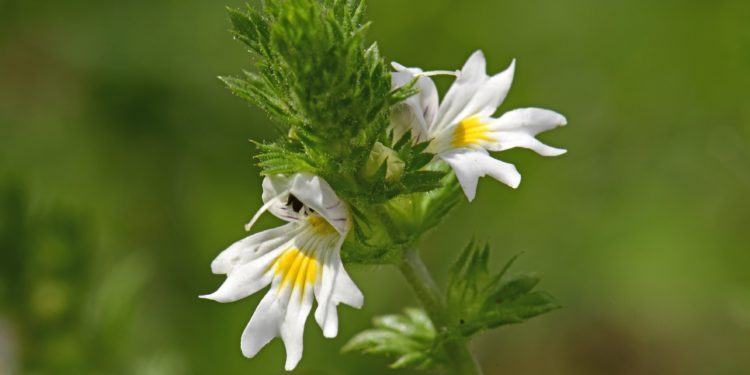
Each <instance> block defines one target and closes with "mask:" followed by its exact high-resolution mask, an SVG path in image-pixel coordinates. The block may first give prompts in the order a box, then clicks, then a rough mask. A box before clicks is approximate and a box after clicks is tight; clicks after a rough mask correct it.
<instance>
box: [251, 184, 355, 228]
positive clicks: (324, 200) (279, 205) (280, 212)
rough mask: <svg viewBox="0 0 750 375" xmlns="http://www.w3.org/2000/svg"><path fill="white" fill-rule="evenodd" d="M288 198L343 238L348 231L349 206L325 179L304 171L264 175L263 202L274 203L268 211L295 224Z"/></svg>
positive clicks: (295, 213)
mask: <svg viewBox="0 0 750 375" xmlns="http://www.w3.org/2000/svg"><path fill="white" fill-rule="evenodd" d="M289 195H294V196H295V197H296V198H297V199H298V200H299V201H300V202H302V203H303V204H304V205H305V206H307V207H308V208H311V209H313V210H315V211H316V212H317V213H319V214H320V215H321V216H322V217H323V218H325V219H326V221H328V223H329V224H331V226H333V227H334V228H335V229H336V231H337V232H339V234H341V235H342V236H344V237H346V234H347V233H348V232H349V229H350V228H351V215H350V213H349V206H348V205H347V204H346V202H344V201H342V200H341V199H340V198H339V197H338V196H337V195H336V193H335V192H334V191H333V188H331V185H329V184H328V183H327V182H326V181H325V180H323V179H322V178H320V177H319V176H316V175H314V174H311V173H306V172H302V173H296V174H294V175H291V176H284V175H274V176H267V177H266V178H265V179H264V180H263V201H264V202H269V201H270V200H276V201H277V202H275V203H272V204H271V206H270V208H269V209H268V210H269V211H271V213H273V214H274V215H276V216H277V217H278V218H280V219H282V220H287V221H296V220H298V219H299V217H300V216H299V214H298V213H297V212H295V211H294V210H293V209H292V207H290V206H288V205H287V204H286V202H287V201H288V198H289Z"/></svg>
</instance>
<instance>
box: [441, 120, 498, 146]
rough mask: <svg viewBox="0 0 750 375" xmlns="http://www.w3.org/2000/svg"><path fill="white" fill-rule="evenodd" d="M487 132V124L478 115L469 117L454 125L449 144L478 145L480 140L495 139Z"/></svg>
mask: <svg viewBox="0 0 750 375" xmlns="http://www.w3.org/2000/svg"><path fill="white" fill-rule="evenodd" d="M489 133H490V127H489V125H487V124H485V123H483V122H481V121H479V117H476V116H472V117H469V118H467V119H465V120H463V121H461V122H460V123H459V124H458V126H456V130H454V131H453V139H452V140H451V146H453V147H455V148H458V147H465V146H469V145H478V144H479V142H480V141H485V142H494V141H496V139H495V138H492V137H490V136H489Z"/></svg>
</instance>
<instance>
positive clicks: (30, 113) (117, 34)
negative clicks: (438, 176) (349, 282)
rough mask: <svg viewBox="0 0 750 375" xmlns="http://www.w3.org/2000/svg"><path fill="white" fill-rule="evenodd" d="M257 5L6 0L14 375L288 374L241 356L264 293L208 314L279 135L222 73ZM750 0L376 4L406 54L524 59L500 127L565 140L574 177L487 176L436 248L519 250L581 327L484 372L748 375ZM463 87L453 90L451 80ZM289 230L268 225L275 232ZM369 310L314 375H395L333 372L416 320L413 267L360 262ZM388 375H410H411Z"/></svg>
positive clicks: (3, 120) (0, 72)
mask: <svg viewBox="0 0 750 375" xmlns="http://www.w3.org/2000/svg"><path fill="white" fill-rule="evenodd" d="M241 3H242V2H241V1H240V0H225V1H224V2H216V1H198V0H182V1H177V0H148V1H146V0H135V1H127V2H114V1H107V2H104V1H94V0H71V1H57V2H51V1H48V2H44V1H42V2H36V1H25V0H0V272H1V273H0V374H21V373H22V374H83V373H94V374H96V373H99V374H105V373H106V374H118V373H122V374H125V373H128V374H131V373H136V374H209V373H219V374H230V373H237V374H239V373H244V374H275V373H283V349H282V345H281V342H280V341H278V340H277V341H274V342H273V343H272V344H271V345H269V346H268V347H267V348H266V349H264V350H263V351H261V353H260V354H259V355H258V356H257V357H256V358H254V359H251V360H248V359H245V358H243V357H242V355H241V353H240V348H239V338H240V334H241V332H242V329H243V327H244V326H245V324H246V323H247V321H248V319H249V318H250V315H251V313H252V312H253V311H254V308H255V305H256V304H257V303H258V301H259V300H260V298H261V296H262V294H263V293H258V295H256V296H253V297H251V298H248V299H246V300H243V301H240V302H236V303H232V304H218V303H215V302H212V301H205V300H199V299H198V298H197V296H198V295H199V294H202V293H206V292H210V291H213V290H214V289H215V288H216V287H217V286H218V285H219V284H220V283H221V282H222V280H223V277H221V276H215V275H212V274H211V273H210V268H209V264H210V262H211V260H212V259H213V258H214V256H215V255H216V254H218V252H219V251H220V250H222V249H224V248H225V247H226V246H227V245H229V244H230V243H232V242H233V241H235V240H237V239H240V238H241V237H242V236H244V235H245V233H244V231H243V228H242V226H243V224H244V223H245V222H246V221H247V220H248V219H249V217H250V216H251V214H252V213H253V212H254V211H255V210H256V209H257V208H258V207H259V205H260V185H259V181H260V179H259V176H258V169H257V168H256V167H254V165H253V163H252V160H251V155H252V154H253V152H254V148H253V146H252V145H251V144H250V143H249V142H248V139H264V138H268V137H272V136H275V134H274V132H273V130H272V127H270V126H269V121H268V120H267V119H266V118H265V116H264V115H263V114H262V113H260V111H259V110H257V109H255V108H250V107H249V106H248V105H246V104H245V103H244V102H242V101H241V100H240V99H238V98H235V97H233V96H232V95H230V94H229V92H228V91H227V90H225V89H224V88H223V87H222V85H221V84H220V82H219V81H218V80H217V79H216V78H215V77H216V76H217V75H225V74H236V73H239V72H240V71H241V69H246V68H249V67H250V66H251V61H250V55H249V54H247V53H246V52H245V50H244V48H243V46H242V45H240V44H239V43H237V42H235V41H233V40H232V38H231V37H230V35H229V33H228V32H227V29H228V28H229V22H228V20H227V15H226V13H225V10H224V6H225V5H229V6H239V5H241ZM748 14H750V2H747V1H743V0H734V1H721V0H719V1H712V2H706V1H677V0H663V1H646V0H634V1H626V2H604V1H594V0H564V1H556V0H529V1H492V0H476V1H460V2H459V1H447V0H411V1H408V2H405V1H398V0H370V4H369V13H368V15H369V18H370V19H371V20H372V21H374V25H373V27H372V31H371V33H370V36H371V38H372V39H373V40H377V41H378V42H379V44H380V47H381V50H382V51H383V53H384V54H385V55H386V56H387V57H388V58H389V59H394V60H397V61H399V62H401V63H404V64H406V65H412V66H413V65H416V66H421V67H423V68H426V69H455V68H458V67H459V66H460V65H461V64H462V63H463V62H464V60H465V59H466V57H467V56H468V55H469V54H470V53H471V52H472V51H473V50H475V49H478V48H481V49H483V50H484V51H485V53H486V55H487V57H488V60H489V69H490V72H498V71H500V70H501V69H504V68H505V67H506V66H507V65H508V64H509V62H510V60H511V59H512V58H514V57H515V58H517V59H518V66H517V70H516V80H515V84H514V87H513V89H512V90H511V93H510V95H509V97H508V100H507V101H506V104H504V105H503V107H502V108H501V110H507V109H511V108H516V107H523V106H540V107H546V108H551V109H555V110H557V111H560V112H561V113H563V114H565V115H566V116H567V117H568V119H569V126H568V127H566V128H563V129H559V130H555V131H554V132H550V133H548V134H544V135H543V136H542V137H541V138H542V139H543V140H544V141H545V142H548V143H550V144H551V145H557V146H561V147H565V148H568V149H569V153H568V154H567V155H565V156H562V157H558V158H542V157H540V156H537V155H534V154H532V153H531V152H529V151H524V150H520V151H516V150H513V151H510V152H505V153H503V154H502V155H501V158H502V159H504V160H507V161H511V162H514V163H516V164H517V166H518V168H519V170H520V171H521V173H522V174H523V176H524V182H523V183H522V184H521V187H520V188H519V189H518V190H517V191H513V190H511V189H509V188H507V187H505V186H503V185H501V184H500V183H498V182H496V181H492V180H489V179H484V180H483V181H482V183H481V184H480V188H479V193H478V199H477V200H476V201H475V203H474V204H472V205H466V204H464V205H463V206H461V207H460V208H459V209H458V210H456V211H455V213H454V214H453V215H452V216H451V217H450V218H449V219H448V220H446V221H445V222H444V223H443V224H442V226H441V227H440V229H439V230H438V231H435V232H434V233H432V234H431V235H430V236H429V237H428V238H427V239H426V240H425V242H424V246H423V252H424V256H425V258H426V262H427V263H428V265H429V266H430V267H431V269H432V270H433V271H434V272H435V273H436V274H437V277H438V278H439V279H441V280H444V276H445V274H446V270H447V267H448V266H449V264H450V262H451V261H452V260H453V259H454V258H455V256H456V253H457V251H458V250H460V249H461V248H462V246H463V245H464V244H465V243H466V242H467V241H468V239H469V238H470V237H471V236H475V237H476V238H477V239H479V240H487V241H489V242H490V243H491V244H492V245H493V250H494V254H493V257H494V259H493V263H494V264H495V265H499V264H501V263H502V262H504V261H505V260H506V259H507V258H508V257H509V256H511V255H513V254H515V253H518V252H520V251H524V252H525V255H524V256H523V257H522V258H521V260H520V262H519V263H517V266H516V267H515V268H516V271H523V270H527V271H528V270H536V271H539V272H540V273H541V274H542V275H543V276H544V281H543V283H542V288H543V289H546V290H548V291H550V292H552V293H553V294H555V295H557V296H558V297H559V298H560V299H561V300H562V301H563V302H564V303H565V304H566V306H567V307H566V308H565V309H563V310H560V311H557V312H555V313H552V314H550V315H546V316H543V317H541V318H538V319H536V320H533V321H531V322H529V323H526V324H522V325H518V326H511V327H507V328H504V329H501V330H498V331H495V332H492V333H489V334H485V335H483V336H481V337H479V338H478V339H476V340H475V341H474V342H473V345H472V346H473V350H474V351H475V353H477V356H478V357H479V359H480V361H481V363H482V366H483V367H484V369H485V371H486V373H487V374H748V373H750V356H749V355H748V353H750V245H749V242H750V199H748V194H750V101H749V98H750V96H748V88H750V27H749V26H748V22H747V20H748V17H747V15H748ZM439 83H440V86H441V87H442V88H443V89H445V88H446V87H447V85H448V84H449V83H450V82H449V81H440V82H439ZM276 224H277V222H276V221H275V220H274V219H273V218H271V217H267V218H265V219H264V220H263V221H262V222H261V226H260V227H259V229H261V228H262V227H271V226H274V225H276ZM349 272H350V273H351V274H352V277H353V278H354V280H355V281H356V282H357V284H358V285H359V287H360V289H362V291H363V292H364V293H365V296H366V299H365V306H364V308H363V309H362V310H361V311H357V310H354V309H351V308H348V307H341V308H340V309H339V311H340V318H341V327H342V329H341V331H340V333H339V336H338V337H337V338H336V339H333V340H327V339H323V338H322V335H321V334H320V330H319V328H318V327H317V326H316V325H314V322H313V321H312V319H310V321H308V326H307V333H306V336H305V356H304V358H303V360H302V362H301V363H300V365H299V367H298V368H297V370H296V371H295V373H299V374H352V373H358V374H383V373H386V370H385V366H386V364H387V363H388V362H387V360H386V359H384V358H376V357H364V356H361V355H359V354H345V355H340V354H339V353H338V350H339V348H340V347H341V345H342V344H343V343H344V342H345V341H346V340H347V339H349V338H350V337H351V336H352V335H353V334H354V333H356V332H358V331H360V330H362V329H364V328H366V327H368V326H369V321H370V319H371V318H372V317H373V316H375V315H378V314H384V313H391V312H397V311H400V310H401V309H402V308H403V307H405V306H410V305H414V304H415V302H414V300H413V298H412V295H411V292H410V291H409V289H408V288H407V286H406V284H405V282H404V281H403V279H402V278H401V276H399V274H398V273H397V272H396V270H395V269H393V268H390V267H362V266H350V267H349ZM392 373H393V374H409V373H411V372H409V371H394V372H392Z"/></svg>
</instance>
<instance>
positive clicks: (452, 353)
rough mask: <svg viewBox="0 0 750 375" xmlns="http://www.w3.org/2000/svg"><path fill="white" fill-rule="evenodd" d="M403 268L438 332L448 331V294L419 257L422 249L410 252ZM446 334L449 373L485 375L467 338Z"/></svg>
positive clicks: (401, 266) (445, 348)
mask: <svg viewBox="0 0 750 375" xmlns="http://www.w3.org/2000/svg"><path fill="white" fill-rule="evenodd" d="M399 268H400V270H401V273H402V274H403V275H404V277H405V278H406V281H408V282H409V285H411V287H412V289H413V290H414V294H416V295H417V299H419V302H420V303H421V304H422V306H423V307H424V309H425V311H426V312H427V315H429V317H430V320H432V324H434V325H435V329H436V331H437V333H438V335H440V334H442V333H445V332H448V331H449V328H450V323H451V322H450V315H449V314H448V310H447V309H446V306H445V296H444V295H443V292H442V291H441V290H440V288H439V287H438V286H437V284H436V283H435V280H433V278H432V276H431V275H430V272H429V271H428V270H427V267H425V265H424V263H423V262H422V258H420V257H419V253H418V251H417V250H416V249H415V250H410V251H407V252H406V253H405V254H404V257H403V258H402V261H401V264H400V267H399ZM445 337H446V338H445V339H444V340H443V341H442V345H443V350H444V351H445V353H446V358H447V360H448V363H447V370H448V372H449V373H450V374H455V375H481V374H482V370H481V369H480V368H479V365H478V364H477V361H476V360H475V359H474V356H472V354H471V352H470V351H469V349H468V348H467V347H466V344H467V342H466V339H465V338H463V337H461V336H454V335H446V336H445Z"/></svg>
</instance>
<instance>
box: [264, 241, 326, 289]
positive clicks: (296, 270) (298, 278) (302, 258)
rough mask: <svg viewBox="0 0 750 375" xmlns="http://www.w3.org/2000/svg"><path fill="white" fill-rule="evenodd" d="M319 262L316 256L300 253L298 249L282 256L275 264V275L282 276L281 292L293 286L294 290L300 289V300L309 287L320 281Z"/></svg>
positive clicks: (291, 249) (290, 250)
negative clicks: (289, 285)
mask: <svg viewBox="0 0 750 375" xmlns="http://www.w3.org/2000/svg"><path fill="white" fill-rule="evenodd" d="M318 268H319V266H318V260H317V259H315V255H313V254H311V253H308V252H304V251H300V250H299V249H297V248H296V247H292V248H290V249H289V250H287V251H285V252H284V253H283V254H281V255H280V256H279V257H278V259H276V262H275V263H274V273H275V274H276V275H278V276H281V278H282V279H281V285H280V286H279V292H280V291H281V290H283V289H284V287H286V285H287V284H291V285H292V290H294V289H300V298H302V295H303V293H304V291H305V288H306V287H307V285H310V284H314V283H315V281H316V280H317V279H318Z"/></svg>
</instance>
